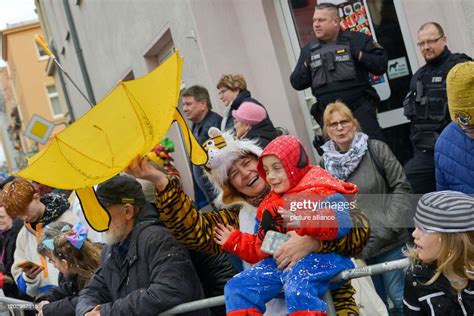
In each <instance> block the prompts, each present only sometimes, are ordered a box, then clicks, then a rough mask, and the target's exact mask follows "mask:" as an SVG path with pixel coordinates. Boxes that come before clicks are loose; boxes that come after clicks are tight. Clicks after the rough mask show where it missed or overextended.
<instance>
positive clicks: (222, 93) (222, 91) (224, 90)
mask: <svg viewBox="0 0 474 316" xmlns="http://www.w3.org/2000/svg"><path fill="white" fill-rule="evenodd" d="M227 90H229V89H225V88H224V89H221V90H219V92H218V93H217V94H218V95H219V96H220V97H222V96H223V95H224V93H226V92H227Z"/></svg>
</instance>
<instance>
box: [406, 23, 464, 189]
mask: <svg viewBox="0 0 474 316" xmlns="http://www.w3.org/2000/svg"><path fill="white" fill-rule="evenodd" d="M446 43H447V40H446V36H445V35H444V31H443V29H442V27H441V26H440V25H439V24H438V23H436V22H427V23H425V24H423V25H422V26H421V27H420V29H419V30H418V43H417V45H418V47H419V48H420V52H421V55H422V56H423V58H424V59H425V61H426V64H425V65H424V66H423V67H421V68H420V69H418V71H417V72H416V73H415V74H414V75H413V77H412V79H411V81H410V91H409V92H408V94H407V96H406V98H405V101H404V102H403V107H404V114H405V116H406V117H407V118H408V119H409V120H410V121H411V126H410V128H411V133H410V140H411V143H412V145H413V150H414V157H413V158H412V159H411V160H409V161H408V162H407V163H406V165H405V173H406V175H407V178H408V181H409V182H410V184H411V186H412V189H413V192H414V193H420V194H422V193H427V192H432V191H436V180H435V165H434V146H435V143H436V139H437V138H438V136H439V135H440V133H441V131H442V130H443V129H444V128H445V126H446V125H447V124H448V123H449V122H450V121H451V119H450V117H449V111H448V102H447V96H446V76H447V74H448V72H449V70H450V69H451V68H453V67H454V66H455V65H456V64H458V63H463V62H465V61H468V60H471V58H469V56H467V55H465V54H452V53H451V52H450V51H449V49H448V47H447V45H446Z"/></svg>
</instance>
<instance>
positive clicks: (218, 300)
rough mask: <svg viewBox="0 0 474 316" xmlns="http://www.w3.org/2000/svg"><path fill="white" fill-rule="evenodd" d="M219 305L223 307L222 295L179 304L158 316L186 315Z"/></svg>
mask: <svg viewBox="0 0 474 316" xmlns="http://www.w3.org/2000/svg"><path fill="white" fill-rule="evenodd" d="M220 305H224V295H221V296H216V297H211V298H206V299H203V300H199V301H194V302H189V303H184V304H180V305H178V306H175V307H173V308H172V309H169V310H167V311H165V312H163V313H160V314H159V316H165V315H176V314H181V313H187V312H191V311H195V310H198V309H203V308H209V307H214V306H220Z"/></svg>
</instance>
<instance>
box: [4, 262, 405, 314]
mask: <svg viewBox="0 0 474 316" xmlns="http://www.w3.org/2000/svg"><path fill="white" fill-rule="evenodd" d="M408 265H409V260H408V258H405V259H400V260H395V261H388V262H384V263H379V264H374V265H371V266H365V267H358V268H354V269H349V270H344V271H342V272H341V273H339V274H338V275H336V276H335V277H334V278H332V279H331V281H332V282H338V281H343V280H349V279H356V278H361V277H365V276H372V275H376V274H380V273H385V272H390V271H394V270H400V269H404V268H406V267H408ZM324 301H325V302H326V304H327V306H328V310H327V315H328V316H336V310H335V309H334V304H333V303H332V297H331V293H330V292H329V291H327V292H326V294H324ZM0 303H3V304H6V305H7V306H8V307H12V306H13V309H16V308H19V309H22V310H26V309H34V304H33V303H32V302H28V301H22V300H18V299H15V298H11V297H0ZM220 305H224V295H221V296H216V297H211V298H206V299H203V300H198V301H193V302H189V303H184V304H180V305H177V306H175V307H173V308H171V309H169V310H167V311H165V312H162V313H160V314H159V315H158V316H168V315H177V314H182V313H188V312H192V311H195V310H199V309H203V308H210V307H215V306H220ZM15 307H16V308H15Z"/></svg>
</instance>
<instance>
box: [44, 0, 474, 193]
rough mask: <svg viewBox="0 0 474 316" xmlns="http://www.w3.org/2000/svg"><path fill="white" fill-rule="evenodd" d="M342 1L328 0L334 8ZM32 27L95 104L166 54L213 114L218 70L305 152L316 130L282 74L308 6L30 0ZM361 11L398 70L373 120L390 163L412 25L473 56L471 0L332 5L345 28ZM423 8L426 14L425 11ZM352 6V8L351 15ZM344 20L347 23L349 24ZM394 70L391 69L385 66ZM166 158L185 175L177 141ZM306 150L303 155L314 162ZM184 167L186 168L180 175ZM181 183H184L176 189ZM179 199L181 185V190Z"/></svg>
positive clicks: (304, 0)
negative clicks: (438, 31)
mask: <svg viewBox="0 0 474 316" xmlns="http://www.w3.org/2000/svg"><path fill="white" fill-rule="evenodd" d="M340 2H342V1H337V3H340ZM35 3H36V7H37V11H38V15H39V16H40V21H41V25H42V28H43V30H44V32H45V34H46V37H47V39H48V41H49V43H50V45H51V46H53V47H54V48H55V49H56V50H57V52H58V57H59V59H60V60H61V63H62V64H63V66H64V67H65V68H66V69H67V70H68V72H69V73H70V74H71V75H72V76H73V77H74V78H75V79H76V80H77V83H78V84H79V86H81V88H82V89H83V91H84V92H85V93H87V94H88V96H89V98H91V99H92V98H94V99H96V100H101V99H102V98H103V97H104V96H105V95H107V93H109V92H110V91H111V90H112V89H113V88H114V87H115V86H116V85H117V83H118V82H119V81H120V80H127V79H133V78H135V77H140V76H143V75H144V74H146V73H148V72H149V71H151V70H152V69H154V68H155V67H156V66H158V65H159V64H160V63H161V62H162V61H163V60H164V59H165V58H166V57H167V56H169V54H171V52H172V51H173V50H174V49H178V50H179V53H180V54H181V55H182V56H183V57H184V70H183V79H182V80H183V86H191V85H194V84H200V85H203V86H205V87H207V88H208V89H209V91H210V93H211V98H212V103H213V106H214V109H215V111H217V112H219V113H222V112H223V111H224V106H223V105H222V104H221V102H220V101H219V100H218V95H217V89H216V83H217V81H218V80H219V77H220V76H221V75H222V74H225V73H239V74H242V75H244V77H245V78H246V80H247V84H248V88H249V90H250V91H251V93H252V96H253V97H255V98H256V99H257V100H259V101H261V102H262V103H263V104H264V105H265V106H266V108H267V109H268V111H269V114H270V117H271V119H272V121H273V122H274V124H275V125H276V126H283V127H286V128H287V129H288V130H289V132H290V133H291V134H294V135H297V136H298V137H299V138H301V139H302V140H303V142H304V143H305V144H306V146H307V148H312V146H311V140H312V138H313V136H314V132H315V131H317V129H318V126H317V125H315V124H314V122H313V121H312V119H311V116H310V113H309V107H310V106H311V104H313V102H314V98H313V97H312V95H311V92H310V91H309V90H308V91H303V92H297V91H295V90H294V89H293V88H292V87H291V85H290V83H289V76H290V73H291V71H292V69H293V67H294V66H295V64H296V61H297V58H298V56H299V51H300V49H301V47H302V45H304V44H305V43H306V42H307V41H308V40H310V39H312V38H313V37H314V35H313V34H312V29H311V24H312V14H313V10H314V6H315V5H316V4H317V1H316V0H226V1H222V0H183V1H168V0H156V1H150V0H135V1H113V0H101V1H80V0H69V1H61V2H59V1H54V0H35ZM360 7H363V8H364V10H365V11H364V12H366V14H367V16H366V17H365V18H367V19H368V20H369V21H368V23H369V24H370V29H371V31H372V33H374V34H375V35H374V36H376V39H377V40H378V41H379V42H380V43H381V44H382V46H384V47H385V48H386V49H387V52H388V55H389V59H390V65H394V64H396V65H395V68H397V67H400V68H399V70H398V71H396V70H393V71H392V73H390V74H387V75H386V76H385V77H384V83H383V84H380V86H379V87H376V88H377V91H378V92H379V95H380V96H381V98H382V100H383V102H382V106H381V108H380V109H379V120H380V123H381V125H382V127H384V128H385V133H386V134H387V136H388V139H389V144H390V146H391V147H392V149H393V150H394V152H395V153H396V154H397V155H398V156H399V158H400V160H402V161H403V160H406V159H407V157H408V156H409V155H410V151H411V148H410V143H409V140H408V134H409V131H408V126H407V124H406V123H407V121H406V119H405V118H404V116H403V114H402V110H401V106H402V100H403V97H404V96H405V94H406V92H407V91H408V84H409V80H410V78H411V75H412V74H413V73H414V72H415V71H416V69H418V68H419V67H420V66H421V65H423V63H424V62H423V59H422V57H421V55H420V54H419V53H418V51H417V49H416V37H417V29H418V27H419V26H420V25H421V24H422V23H424V22H426V21H437V22H439V23H440V24H442V25H443V27H444V28H445V31H446V34H447V36H448V40H449V47H450V49H451V50H452V51H453V52H458V51H459V52H464V53H467V54H470V55H472V54H473V52H474V20H473V19H471V18H470V17H472V15H473V14H474V3H473V2H472V1H469V0H450V1H445V0H427V1H409V0H367V1H350V2H347V3H344V4H342V7H341V10H343V12H344V14H346V15H347V17H346V20H347V23H349V24H350V23H352V22H355V21H352V19H353V18H354V16H355V12H354V11H355V10H356V9H357V8H360ZM428 8H429V9H428ZM351 10H352V11H351ZM351 21H352V22H351ZM395 68H394V69H395ZM65 87H66V89H65V90H67V91H65V94H67V95H68V97H69V100H70V104H71V108H72V112H73V113H74V116H75V117H76V118H77V117H80V116H81V115H82V114H83V113H85V112H86V111H87V110H88V109H89V105H88V104H87V102H85V101H84V99H83V98H82V97H81V96H80V95H79V94H78V93H77V91H75V90H74V89H73V87H71V85H70V84H68V83H67V82H66V85H65ZM170 136H171V137H172V138H173V139H174V140H175V142H178V146H176V147H177V148H178V152H177V153H176V154H175V158H176V160H177V165H178V168H179V169H180V171H181V172H182V173H185V175H184V176H185V177H186V178H187V179H190V173H189V172H188V171H189V168H188V166H189V161H187V159H186V155H185V154H184V151H183V148H182V145H181V144H179V143H180V136H179V133H178V132H177V131H176V130H173V129H172V130H171V131H170ZM316 158H317V157H316V154H315V153H314V155H313V159H316ZM183 170H187V171H183ZM186 182H187V181H185V183H186ZM186 191H187V192H188V193H190V192H191V191H192V189H191V187H188V188H187V189H186Z"/></svg>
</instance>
